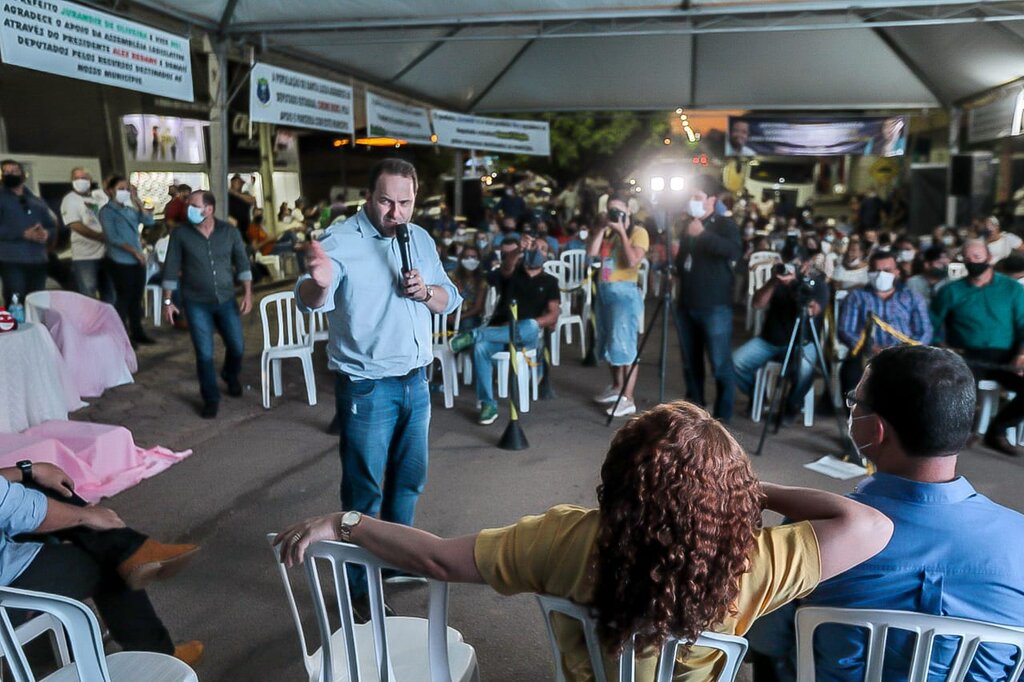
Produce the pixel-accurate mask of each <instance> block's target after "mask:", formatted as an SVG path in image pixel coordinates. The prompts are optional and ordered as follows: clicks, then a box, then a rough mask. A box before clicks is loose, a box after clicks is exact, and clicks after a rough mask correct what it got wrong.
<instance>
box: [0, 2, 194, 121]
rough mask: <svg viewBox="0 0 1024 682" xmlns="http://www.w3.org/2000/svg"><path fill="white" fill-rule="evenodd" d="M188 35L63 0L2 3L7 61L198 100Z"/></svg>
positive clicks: (0, 35)
mask: <svg viewBox="0 0 1024 682" xmlns="http://www.w3.org/2000/svg"><path fill="white" fill-rule="evenodd" d="M190 47H191V44H190V41H189V39H188V38H182V37H181V36H178V35H174V34H173V33H167V32H165V31H159V30H157V29H155V28H150V27H149V26H146V25H144V24H139V23H137V22H134V21H128V20H127V19H122V18H120V17H117V16H114V15H113V14H107V13H106V12H100V11H99V10H94V9H92V8H88V7H82V6H81V5H76V4H74V3H70V2H63V0H4V1H3V2H2V3H0V57H2V58H3V62H4V63H5V64H11V65H13V66H23V67H25V68H26V69H34V70H36V71H45V72H46V73H53V74H56V75H58V76H66V77H68V78H77V79H79V80H86V81H89V82H91V83H101V84H103V85H112V86H114V87H118V88H127V89H129V90H134V91H135V92H148V93H150V94H153V95H160V96H162V97H171V98H174V99H180V100H184V101H186V102H191V101H193V99H194V97H193V95H192V59H191V57H190V52H189V50H190Z"/></svg>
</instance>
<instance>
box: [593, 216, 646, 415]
mask: <svg viewBox="0 0 1024 682" xmlns="http://www.w3.org/2000/svg"><path fill="white" fill-rule="evenodd" d="M630 215H631V214H630V210H629V206H628V205H627V203H626V202H625V200H623V199H622V198H621V197H619V196H613V197H612V198H611V199H609V200H608V213H607V223H606V225H605V229H603V230H594V233H593V234H592V235H590V241H589V243H588V244H587V255H588V256H590V257H591V258H597V257H600V261H601V274H600V279H599V280H598V295H597V303H596V305H597V355H598V357H599V358H601V359H602V360H604V361H605V362H607V363H608V368H609V370H611V375H612V383H611V384H609V385H608V387H607V388H606V389H605V390H604V391H603V392H602V393H600V394H599V395H596V396H594V402H596V403H598V404H601V405H604V404H608V403H615V402H616V401H617V400H618V398H619V393H622V400H620V401H618V405H611V406H610V407H609V408H608V411H607V413H608V414H610V415H611V416H613V417H627V416H629V415H631V414H633V413H634V412H636V404H635V403H634V402H633V388H634V387H635V386H636V376H637V370H633V372H632V374H630V372H629V367H630V365H632V364H633V360H635V359H636V349H637V336H638V335H639V333H640V313H641V311H642V310H643V305H644V302H643V299H642V298H641V296H640V289H639V287H638V286H637V278H638V276H639V271H638V268H639V265H640V261H642V260H643V259H644V255H646V253H647V249H648V248H650V244H651V239H650V237H649V236H648V234H647V230H645V229H644V228H642V227H639V226H636V225H633V224H632V221H631V219H630ZM627 377H628V381H627ZM623 389H625V390H623ZM613 412H614V413H613Z"/></svg>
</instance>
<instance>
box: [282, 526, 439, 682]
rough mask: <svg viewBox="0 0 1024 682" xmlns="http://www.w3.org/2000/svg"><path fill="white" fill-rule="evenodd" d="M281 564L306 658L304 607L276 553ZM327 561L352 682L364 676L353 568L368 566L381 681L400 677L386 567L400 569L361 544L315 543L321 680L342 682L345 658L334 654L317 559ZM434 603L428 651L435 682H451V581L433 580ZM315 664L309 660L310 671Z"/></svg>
mask: <svg viewBox="0 0 1024 682" xmlns="http://www.w3.org/2000/svg"><path fill="white" fill-rule="evenodd" d="M273 538H274V534H273V533H271V534H268V535H267V539H268V540H270V541H273ZM274 555H275V558H277V559H278V561H277V564H278V566H279V567H280V571H281V577H282V579H283V581H284V584H285V590H286V592H287V593H288V604H289V607H290V608H291V610H292V617H293V618H294V619H295V626H296V628H298V631H299V640H300V641H301V642H302V649H303V654H304V655H305V654H306V652H307V651H308V649H307V647H306V639H305V635H304V634H303V630H302V623H301V621H300V619H299V615H298V609H297V608H296V606H295V598H294V595H293V594H292V591H291V584H290V583H289V581H288V575H287V573H286V571H285V569H284V566H283V565H282V564H281V562H280V558H279V554H278V553H277V551H276V550H275V551H274ZM318 559H319V560H322V561H326V562H327V563H328V564H330V567H331V573H332V577H333V579H334V588H335V594H336V597H335V604H334V605H333V606H334V607H335V608H336V609H337V614H336V615H337V616H338V617H339V620H340V622H341V631H342V637H341V642H342V644H343V645H344V647H345V652H344V654H345V655H344V660H345V661H346V665H347V666H348V679H349V680H350V682H362V680H363V678H362V677H361V676H360V673H359V657H358V655H357V653H356V640H355V619H354V617H353V614H352V605H351V597H350V594H349V584H348V574H347V571H346V570H345V569H346V566H347V565H353V566H362V567H363V568H365V569H366V579H367V584H368V586H369V595H368V596H369V602H370V614H371V617H370V620H369V622H368V623H367V625H368V626H369V627H370V628H371V629H372V632H373V646H374V658H375V663H376V669H377V672H378V675H377V677H375V678H374V679H375V680H394V679H395V673H394V670H393V669H392V665H391V658H390V653H389V652H390V650H391V645H390V641H389V639H388V633H387V628H385V626H384V587H383V585H384V581H383V578H382V576H381V570H382V569H388V568H390V569H397V567H395V566H391V565H390V564H386V563H384V562H383V561H381V560H380V559H378V558H377V557H376V556H375V555H373V554H372V553H370V552H368V551H367V550H365V549H363V548H362V547H357V546H355V545H350V544H347V543H344V542H315V543H313V544H312V545H311V546H310V547H309V549H308V550H307V552H306V562H305V566H306V577H307V580H308V582H309V588H310V591H311V592H312V594H313V606H314V608H315V610H316V619H317V624H318V625H319V627H320V640H321V641H322V642H323V649H322V654H321V657H320V659H321V665H322V668H321V677H320V679H322V680H335V679H338V672H337V671H335V670H334V662H335V661H340V660H343V659H342V656H340V655H338V653H335V652H334V647H335V646H337V643H338V642H337V640H335V639H333V638H332V635H333V634H334V632H333V631H332V630H331V625H330V618H329V615H330V614H329V612H328V608H327V601H326V600H325V598H324V589H323V585H322V583H321V581H320V574H319V571H318V569H317V560H318ZM428 582H429V584H430V585H429V589H430V604H429V607H428V609H429V615H428V620H427V650H428V667H429V677H428V678H427V679H428V680H429V682H451V666H450V664H449V662H448V583H444V582H438V581H435V580H430V581H428ZM339 653H340V652H339ZM308 670H309V661H308V658H307V671H308Z"/></svg>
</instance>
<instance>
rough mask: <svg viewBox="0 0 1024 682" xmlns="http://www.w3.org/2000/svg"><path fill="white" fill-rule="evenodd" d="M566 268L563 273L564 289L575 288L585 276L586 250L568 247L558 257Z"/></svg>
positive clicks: (581, 282)
mask: <svg viewBox="0 0 1024 682" xmlns="http://www.w3.org/2000/svg"><path fill="white" fill-rule="evenodd" d="M558 260H560V261H562V262H563V263H564V264H565V265H566V267H567V268H568V269H567V270H566V273H565V283H566V286H565V288H566V289H577V288H579V287H580V285H581V284H583V280H584V279H586V277H587V252H586V250H585V249H569V250H568V251H563V252H562V255H561V256H559V257H558Z"/></svg>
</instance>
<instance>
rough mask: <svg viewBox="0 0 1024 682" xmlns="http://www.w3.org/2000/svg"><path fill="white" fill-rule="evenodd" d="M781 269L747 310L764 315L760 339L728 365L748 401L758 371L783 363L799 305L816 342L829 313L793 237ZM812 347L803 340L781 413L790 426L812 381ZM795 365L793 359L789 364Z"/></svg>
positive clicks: (825, 291)
mask: <svg viewBox="0 0 1024 682" xmlns="http://www.w3.org/2000/svg"><path fill="white" fill-rule="evenodd" d="M782 260H783V262H782V263H779V264H777V265H776V266H775V268H774V269H773V270H772V278H771V279H769V280H768V282H767V283H766V284H765V285H764V286H763V287H761V288H760V289H758V290H757V291H756V292H755V293H754V298H753V300H752V302H751V305H753V307H754V308H755V309H757V310H767V312H766V313H765V320H764V327H763V328H762V329H761V335H760V336H758V337H756V338H753V339H750V340H749V341H747V342H746V343H745V344H743V345H742V346H740V347H739V348H737V349H736V351H735V352H734V353H733V355H732V364H733V367H734V369H735V372H736V387H737V388H739V389H740V390H741V391H742V392H744V393H746V394H747V395H750V396H751V400H753V395H752V392H753V388H754V376H755V374H757V370H759V369H761V368H762V367H764V366H765V365H766V364H768V363H769V362H770V361H772V360H775V361H776V362H782V361H783V360H784V358H785V355H786V349H787V348H788V347H789V339H790V337H791V336H792V334H793V327H794V325H795V324H796V320H797V317H798V316H799V315H800V302H801V299H802V298H803V299H806V300H807V314H808V315H809V316H810V318H811V319H812V320H813V321H814V325H815V328H816V329H817V331H818V338H821V322H822V320H823V319H824V318H823V316H822V312H823V311H824V310H825V309H826V308H827V307H828V301H829V286H828V282H827V281H826V278H825V276H824V275H822V274H821V273H820V272H817V271H816V270H812V269H811V261H810V260H808V259H807V258H806V254H805V253H804V251H803V248H802V247H801V246H800V244H799V239H798V238H796V237H790V238H787V240H786V244H785V246H784V247H783V248H782ZM805 282H808V283H809V282H813V286H811V287H810V291H809V294H810V295H809V297H808V296H805V295H804V294H802V293H801V291H800V290H801V288H802V287H803V286H805ZM814 356H815V350H814V343H812V341H811V338H810V334H808V336H807V339H806V343H805V344H804V346H803V348H802V350H801V358H802V359H801V361H800V363H799V369H798V370H797V375H796V376H797V379H796V383H795V384H793V389H792V390H791V391H790V392H789V396H788V397H787V399H786V404H785V407H784V408H783V413H782V416H783V419H784V420H785V421H787V422H789V421H791V420H792V419H793V418H794V417H795V416H796V415H797V414H798V413H799V412H800V407H801V405H803V400H804V396H805V395H807V391H808V390H810V388H811V383H812V382H813V380H814V363H815V360H816V358H815V357H814ZM794 361H795V358H794Z"/></svg>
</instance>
